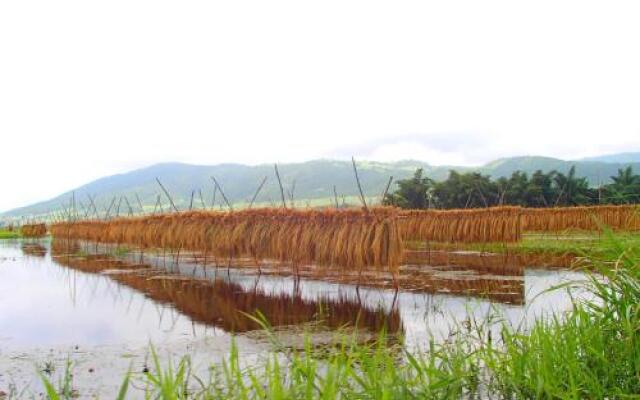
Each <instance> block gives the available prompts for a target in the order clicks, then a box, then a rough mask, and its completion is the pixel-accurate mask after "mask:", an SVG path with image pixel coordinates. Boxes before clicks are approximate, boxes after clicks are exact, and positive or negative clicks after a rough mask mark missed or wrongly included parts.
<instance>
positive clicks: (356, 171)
mask: <svg viewBox="0 0 640 400" xmlns="http://www.w3.org/2000/svg"><path fill="white" fill-rule="evenodd" d="M351 163H352V164H353V172H354V174H355V175H356V183H357V184H358V190H359V191H360V199H361V200H362V205H363V206H364V209H365V210H367V211H368V210H369V208H368V207H367V201H366V200H365V198H364V192H363V191H362V185H361V184H360V177H359V176H358V168H357V167H356V159H355V158H354V157H351Z"/></svg>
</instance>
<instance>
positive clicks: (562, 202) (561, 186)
mask: <svg viewBox="0 0 640 400" xmlns="http://www.w3.org/2000/svg"><path fill="white" fill-rule="evenodd" d="M553 181H554V183H555V186H556V189H557V190H558V196H557V198H556V200H555V203H554V205H558V206H578V205H588V204H590V203H591V202H592V199H593V198H595V197H597V195H595V194H594V193H593V192H592V191H591V190H590V189H589V182H588V181H587V178H576V166H575V165H573V166H571V168H570V169H569V172H568V173H567V175H564V174H562V173H560V172H556V174H555V176H554V177H553Z"/></svg>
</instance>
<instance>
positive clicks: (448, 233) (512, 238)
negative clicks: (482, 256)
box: [400, 207, 522, 243]
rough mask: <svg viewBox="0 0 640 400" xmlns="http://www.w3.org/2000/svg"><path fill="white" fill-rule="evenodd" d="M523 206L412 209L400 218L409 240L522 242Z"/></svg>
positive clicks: (404, 232)
mask: <svg viewBox="0 0 640 400" xmlns="http://www.w3.org/2000/svg"><path fill="white" fill-rule="evenodd" d="M521 210H522V209H521V208H520V207H492V208H478V209H469V210H412V211H406V212H403V213H402V214H401V215H400V219H401V223H400V230H401V232H402V237H403V239H405V240H420V241H434V242H451V243H455V242H460V243H475V242H478V243H480V242H516V241H518V240H520V237H521V233H522V229H521V226H520V213H521Z"/></svg>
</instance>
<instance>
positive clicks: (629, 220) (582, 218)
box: [521, 205, 640, 232]
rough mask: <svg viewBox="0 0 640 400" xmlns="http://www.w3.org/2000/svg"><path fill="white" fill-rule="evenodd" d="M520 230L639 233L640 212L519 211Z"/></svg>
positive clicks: (623, 209) (612, 208)
mask: <svg viewBox="0 0 640 400" xmlns="http://www.w3.org/2000/svg"><path fill="white" fill-rule="evenodd" d="M521 221H522V229H523V230H525V231H529V232H561V231H566V230H584V231H599V230H601V229H602V228H603V227H608V228H610V229H613V230H622V231H637V230H640V208H639V207H638V206H635V205H621V206H592V207H556V208H525V209H522V216H521Z"/></svg>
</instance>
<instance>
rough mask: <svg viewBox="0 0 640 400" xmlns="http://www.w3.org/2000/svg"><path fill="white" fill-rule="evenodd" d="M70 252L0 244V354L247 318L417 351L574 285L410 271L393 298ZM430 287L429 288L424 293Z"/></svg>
mask: <svg viewBox="0 0 640 400" xmlns="http://www.w3.org/2000/svg"><path fill="white" fill-rule="evenodd" d="M87 248H90V246H89V247H87ZM85 250H86V248H85ZM54 253H55V251H54ZM80 254H81V255H78V254H73V255H71V254H69V253H68V252H67V253H64V252H62V253H60V254H52V246H51V243H50V242H49V241H41V242H22V241H0V351H5V352H6V351H10V350H17V349H29V348H49V347H59V346H82V347H83V348H86V347H90V346H101V345H115V346H117V345H132V344H135V345H144V344H146V343H149V342H152V343H155V344H158V343H167V342H171V341H174V340H179V339H185V338H187V339H190V338H193V339H195V338H202V337H227V336H229V335H230V334H231V333H233V332H235V333H238V334H244V333H247V332H250V331H252V330H255V329H257V328H259V327H258V326H257V325H256V324H255V323H253V322H252V321H251V320H250V319H248V318H247V317H246V316H245V313H249V314H252V313H254V312H255V311H256V310H260V311H261V312H262V313H263V314H264V315H265V316H266V317H267V319H268V320H269V321H270V322H271V324H273V325H274V326H276V327H279V328H280V329H283V330H287V329H290V330H292V331H295V327H296V326H306V325H307V324H312V323H313V324H314V325H313V326H314V327H316V328H318V327H321V329H322V330H324V331H329V332H330V331H332V330H335V329H338V328H340V327H344V326H345V325H349V326H358V327H359V328H361V329H362V330H365V331H369V332H376V331H378V330H379V329H380V328H382V327H383V326H384V327H386V328H387V329H388V331H390V332H392V333H397V334H402V335H403V336H404V337H405V338H406V342H407V344H408V345H409V346H418V347H421V346H423V345H425V344H426V343H427V341H428V338H429V337H430V335H435V337H444V336H446V335H447V333H448V332H449V331H450V329H451V328H452V327H453V326H456V324H459V323H460V322H461V321H463V320H465V319H466V318H468V316H469V314H470V313H471V314H472V315H476V316H485V315H487V314H488V313H490V312H492V311H496V310H497V311H499V312H500V313H502V314H503V315H504V317H505V319H506V320H507V321H508V322H509V323H511V324H514V325H517V324H520V323H521V322H523V321H524V322H525V323H526V322H527V321H531V320H532V319H533V317H534V316H536V315H541V314H543V313H548V312H550V311H563V310H566V309H568V308H569V306H570V303H569V296H568V295H567V294H566V293H565V292H562V291H556V292H550V293H546V294H544V295H542V296H538V297H537V298H536V300H535V301H533V299H534V297H536V296H537V295H538V294H539V293H541V292H543V291H544V290H545V289H547V288H549V287H551V286H552V285H557V284H559V283H562V282H564V281H566V280H567V279H571V280H576V279H581V278H582V275H581V274H579V273H576V272H571V271H568V270H563V269H553V270H549V269H537V268H533V267H527V268H521V269H518V270H516V271H515V272H513V271H511V272H508V273H506V272H504V271H501V272H500V274H499V276H496V273H495V272H487V271H481V272H478V271H474V270H473V268H467V269H464V268H462V269H461V268H459V267H458V268H456V269H453V268H451V270H448V269H447V268H446V267H443V266H439V267H434V266H428V265H423V266H416V265H413V266H412V267H411V268H409V267H407V268H405V269H404V270H403V271H405V273H407V274H409V273H410V274H411V276H410V280H411V281H412V282H422V281H421V279H423V277H421V274H422V275H425V276H426V278H424V281H425V282H426V281H428V282H429V283H430V286H429V287H427V286H426V285H425V286H424V287H425V290H420V285H418V284H414V285H413V286H412V287H411V290H405V291H403V290H400V291H399V292H396V291H395V290H392V289H391V288H384V287H382V288H380V287H366V286H361V287H359V288H358V287H357V286H355V285H353V284H345V283H340V282H324V281H320V280H314V279H301V280H296V279H294V278H293V277H291V276H278V275H273V274H261V275H257V274H255V271H254V272H247V271H246V270H237V269H234V268H231V269H230V270H227V269H224V268H223V269H221V268H212V267H210V266H208V267H206V268H204V267H201V266H198V264H197V263H194V262H191V261H189V258H188V257H185V258H183V260H182V261H180V262H179V263H178V264H177V265H176V264H175V262H174V259H170V260H169V262H167V260H166V259H163V260H162V262H158V257H155V258H154V257H153V256H149V255H147V256H144V257H141V256H140V255H139V254H128V255H126V256H120V257H119V258H118V257H115V256H113V255H110V256H105V255H102V256H101V255H95V254H93V255H91V254H87V253H86V252H84V251H83V252H81V253H80ZM172 262H173V264H172ZM427 274H428V276H427ZM434 277H437V278H438V279H439V280H435V278H434ZM434 282H436V284H435V285H436V286H438V283H437V282H441V287H439V288H438V287H436V288H434V287H433V286H434ZM477 282H481V283H482V285H484V286H482V287H483V288H485V289H486V288H489V289H487V290H486V291H491V290H495V291H498V292H500V293H494V294H493V295H492V293H488V292H487V293H482V295H478V296H470V295H469V294H473V293H479V292H480V290H477V289H476V288H475V287H474V285H476V283H477ZM487 282H489V283H490V285H489V284H488V283H487ZM496 282H497V283H496ZM487 285H489V286H487ZM460 288H462V289H460Z"/></svg>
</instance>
